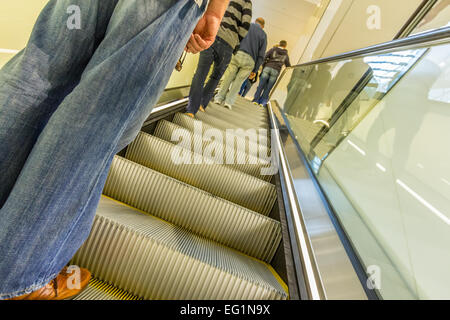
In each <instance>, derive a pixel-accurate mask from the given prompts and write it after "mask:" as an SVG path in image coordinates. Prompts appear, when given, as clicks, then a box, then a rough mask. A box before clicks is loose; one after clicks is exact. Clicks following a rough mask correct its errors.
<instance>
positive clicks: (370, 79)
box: [277, 43, 450, 299]
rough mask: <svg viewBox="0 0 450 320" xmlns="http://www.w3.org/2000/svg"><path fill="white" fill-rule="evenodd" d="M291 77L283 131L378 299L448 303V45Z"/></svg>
mask: <svg viewBox="0 0 450 320" xmlns="http://www.w3.org/2000/svg"><path fill="white" fill-rule="evenodd" d="M285 78H286V79H281V81H280V85H279V88H278V89H277V90H279V91H280V92H282V93H283V94H279V95H278V96H279V97H281V98H278V102H279V104H280V105H282V106H283V108H284V110H283V112H284V115H285V117H286V120H287V121H286V123H287V124H288V126H289V127H290V129H291V130H292V132H293V133H294V136H295V137H296V139H297V141H298V142H299V144H300V146H301V148H302V150H303V152H304V153H305V154H306V155H307V159H308V161H309V162H310V165H311V167H312V169H313V171H314V172H315V175H316V177H317V179H318V181H319V183H320V184H321V186H322V188H323V190H324V191H325V193H326V194H327V197H328V199H329V200H330V202H331V205H332V206H333V208H334V210H335V212H336V214H337V216H338V218H339V220H340V222H341V224H342V225H343V227H344V229H345V231H346V233H347V235H348V236H349V239H350V241H351V242H352V244H353V246H354V248H355V250H356V251H357V253H358V256H359V257H360V259H361V262H362V263H363V265H365V266H366V267H367V268H368V269H370V267H371V266H378V267H379V268H380V270H381V274H382V280H381V288H379V290H378V292H379V294H380V295H381V296H382V297H383V298H385V299H450V290H449V288H450V273H449V272H448V270H450V250H449V249H448V244H449V243H450V148H449V147H448V139H449V137H450V124H449V121H450V44H448V43H445V44H442V43H441V44H435V45H432V46H430V47H429V48H425V49H423V48H418V49H408V50H399V51H396V52H390V53H383V54H379V55H372V56H365V57H361V58H357V59H352V60H345V61H334V62H330V63H323V64H319V65H312V66H306V67H297V68H294V69H292V70H290V71H289V72H288V73H286V75H285ZM280 99H281V100H280Z"/></svg>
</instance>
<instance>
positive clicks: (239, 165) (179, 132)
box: [154, 116, 272, 181]
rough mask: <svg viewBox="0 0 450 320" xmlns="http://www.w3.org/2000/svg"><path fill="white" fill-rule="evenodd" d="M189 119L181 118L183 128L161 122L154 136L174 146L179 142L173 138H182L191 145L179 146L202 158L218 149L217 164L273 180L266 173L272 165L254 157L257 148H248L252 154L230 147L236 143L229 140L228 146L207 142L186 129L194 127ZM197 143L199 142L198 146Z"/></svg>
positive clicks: (215, 156)
mask: <svg viewBox="0 0 450 320" xmlns="http://www.w3.org/2000/svg"><path fill="white" fill-rule="evenodd" d="M188 118H189V117H187V116H180V117H179V119H180V122H181V123H182V124H183V126H180V125H177V124H175V123H172V122H168V121H165V120H161V121H159V122H158V125H157V126H156V129H155V132H154V136H156V137H158V138H160V139H163V140H165V141H168V142H170V143H173V144H175V143H177V142H178V141H173V140H172V138H174V137H175V138H177V137H182V141H187V142H191V143H190V144H189V143H187V144H186V143H179V144H178V145H179V146H181V147H182V148H185V149H187V150H189V151H193V152H194V153H196V154H198V155H202V156H204V153H205V152H204V151H206V150H208V149H211V148H212V149H216V150H217V149H218V150H219V151H218V153H217V154H215V155H214V157H213V160H214V159H216V158H217V160H215V163H221V164H222V163H225V164H226V165H227V166H229V167H231V168H234V169H236V170H239V171H241V172H244V173H246V174H249V175H252V176H254V177H257V178H259V179H262V180H264V181H270V180H271V179H272V174H266V173H265V172H264V169H267V168H270V167H271V165H270V163H269V162H268V161H265V160H263V159H260V158H258V157H256V156H254V155H252V153H253V152H254V150H255V146H253V147H249V146H247V147H248V148H247V151H249V149H250V150H253V152H252V153H250V152H243V151H242V150H241V149H239V148H238V147H237V144H236V145H234V146H233V145H232V146H231V147H229V144H232V142H234V141H232V142H231V143H230V142H229V140H228V139H226V142H227V143H228V144H224V143H222V142H221V141H220V142H217V141H214V142H209V141H205V140H204V139H203V136H202V135H201V134H197V133H195V132H196V131H195V130H194V129H190V128H186V127H189V126H190V125H192V126H194V120H193V119H191V118H189V119H188ZM197 141H199V143H198V145H197ZM240 141H241V142H244V143H245V141H244V140H242V139H240ZM239 145H241V143H239ZM244 145H245V144H244ZM198 149H200V150H198ZM256 150H257V149H256ZM266 152H267V150H266ZM221 155H222V156H221ZM206 158H208V157H206Z"/></svg>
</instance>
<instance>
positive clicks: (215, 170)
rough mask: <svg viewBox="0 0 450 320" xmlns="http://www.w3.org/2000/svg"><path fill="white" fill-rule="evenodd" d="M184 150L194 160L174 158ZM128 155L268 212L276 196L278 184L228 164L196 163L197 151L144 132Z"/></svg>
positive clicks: (184, 154)
mask: <svg viewBox="0 0 450 320" xmlns="http://www.w3.org/2000/svg"><path fill="white" fill-rule="evenodd" d="M180 151H181V152H180ZM182 152H183V156H186V155H187V156H188V159H189V160H190V161H191V162H190V163H186V164H183V163H176V162H175V161H174V160H173V159H172V157H173V155H179V156H180V157H181V153H182ZM126 158H127V159H129V160H131V161H133V162H136V163H139V164H141V165H143V166H146V167H148V168H151V169H153V170H155V171H158V172H161V173H163V174H165V175H168V176H170V177H172V178H175V179H177V180H179V181H182V182H184V183H187V184H189V185H192V186H194V187H197V188H199V189H202V190H204V191H207V192H209V193H212V194H214V195H215V196H218V197H221V198H223V199H226V200H228V201H231V202H233V203H236V204H238V205H241V206H243V207H246V208H248V209H250V210H253V211H256V212H259V213H261V214H264V215H266V216H267V215H269V214H270V212H271V211H272V208H273V205H274V203H275V200H276V189H275V186H274V185H272V184H270V183H268V182H265V181H262V180H260V179H258V178H255V177H253V176H250V175H247V174H245V173H242V172H240V171H237V170H234V169H232V168H230V167H227V166H224V165H217V164H202V165H201V164H194V162H193V160H194V153H192V152H190V151H188V150H185V149H182V148H181V147H178V146H175V145H173V144H171V143H169V142H167V141H164V140H162V139H159V138H157V137H154V136H151V135H149V134H147V133H144V132H141V133H139V135H138V137H137V138H136V140H135V141H134V142H133V143H132V144H131V145H130V146H129V147H128V149H127V153H126Z"/></svg>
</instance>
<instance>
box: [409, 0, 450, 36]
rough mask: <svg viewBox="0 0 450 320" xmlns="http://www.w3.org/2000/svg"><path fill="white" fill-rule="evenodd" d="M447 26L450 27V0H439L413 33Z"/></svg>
mask: <svg viewBox="0 0 450 320" xmlns="http://www.w3.org/2000/svg"><path fill="white" fill-rule="evenodd" d="M445 27H450V0H438V1H437V2H436V4H435V5H434V6H433V8H432V9H431V10H430V12H428V14H427V15H426V16H425V17H424V18H423V20H422V21H421V22H420V23H419V24H418V25H417V27H416V28H415V29H414V30H413V32H412V35H415V34H419V33H424V32H428V31H432V30H437V29H441V28H445Z"/></svg>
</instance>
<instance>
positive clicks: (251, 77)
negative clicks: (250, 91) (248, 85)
mask: <svg viewBox="0 0 450 320" xmlns="http://www.w3.org/2000/svg"><path fill="white" fill-rule="evenodd" d="M248 78H249V79H250V80H253V79H255V78H256V73H254V72H252V73H251V74H250V77H248Z"/></svg>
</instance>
